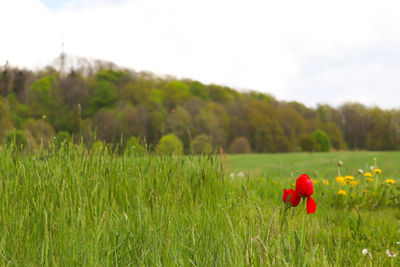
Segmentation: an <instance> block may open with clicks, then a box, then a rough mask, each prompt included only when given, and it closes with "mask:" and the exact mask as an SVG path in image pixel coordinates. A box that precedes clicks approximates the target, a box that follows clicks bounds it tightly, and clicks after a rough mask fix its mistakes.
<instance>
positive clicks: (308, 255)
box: [0, 144, 400, 266]
mask: <svg viewBox="0 0 400 267" xmlns="http://www.w3.org/2000/svg"><path fill="white" fill-rule="evenodd" d="M374 158H375V160H374ZM338 161H342V162H343V166H341V167H340V168H339V167H338V165H337V164H338ZM399 161H400V152H373V153H372V152H340V153H306V154H304V153H292V154H259V155H256V154H249V155H203V156H160V155H135V154H132V153H125V154H123V155H121V154H117V153H114V152H112V151H110V150H109V149H108V148H107V147H96V148H95V149H93V150H87V149H86V148H85V147H83V146H74V145H71V144H70V145H66V146H65V147H60V148H55V147H53V148H51V149H50V150H49V151H42V152H38V153H36V154H30V155H23V153H21V152H18V151H17V150H15V149H14V148H12V147H10V148H7V147H3V149H2V150H1V152H0V170H1V173H0V174H1V177H0V262H1V265H28V266H38V265H43V266H54V265H57V266H59V265H61V266H65V265H67V266H69V265H84V266H99V265H102V266H109V265H120V266H127V265H133V266H191V265H197V266H246V265H255V266H364V265H367V266H368V265H369V266H396V265H397V266H398V265H399V264H400V260H399V258H400V257H399V255H396V254H397V253H398V252H399V251H400V209H399V207H400V206H399V205H400V204H399V203H400V202H399V192H400V188H399V184H400V180H399V173H398V166H400V165H399V163H400V162H399ZM371 166H374V168H375V170H376V169H380V170H381V171H382V173H379V172H377V173H375V171H373V170H371V169H370V168H371ZM358 169H362V170H363V173H362V174H358ZM338 172H340V174H341V176H342V178H343V180H341V179H337V176H339V174H338ZM366 172H371V175H372V176H371V177H368V176H364V175H365V173H366ZM302 173H307V174H308V175H309V176H310V177H311V178H312V179H313V181H314V194H313V198H314V199H315V201H316V203H317V210H316V212H315V213H314V214H310V215H308V214H307V213H306V210H305V207H304V206H303V203H300V205H299V206H297V207H296V208H294V207H290V206H287V205H285V204H284V203H283V201H282V196H283V189H284V188H287V189H288V188H294V184H295V182H296V178H297V177H298V176H299V175H300V174H302ZM346 177H347V178H346ZM351 177H353V178H351ZM389 178H390V179H392V180H393V182H394V183H393V182H391V181H390V182H389V183H388V182H387V180H388V179H389ZM368 179H372V180H368ZM340 190H343V191H345V192H346V193H345V194H339V193H338V192H339V191H340ZM365 249H367V251H366V250H365ZM363 250H364V251H363ZM363 252H364V253H363Z"/></svg>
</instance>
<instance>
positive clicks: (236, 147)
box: [229, 136, 251, 154]
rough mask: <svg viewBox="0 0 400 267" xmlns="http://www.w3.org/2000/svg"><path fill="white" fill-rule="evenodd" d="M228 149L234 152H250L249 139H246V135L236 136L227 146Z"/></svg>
mask: <svg viewBox="0 0 400 267" xmlns="http://www.w3.org/2000/svg"><path fill="white" fill-rule="evenodd" d="M229 151H230V152H231V153H234V154H245V153H250V152H251V148H250V144H249V141H247V138H246V137H243V136H242V137H238V138H236V139H235V140H233V142H232V143H231V145H230V146H229Z"/></svg>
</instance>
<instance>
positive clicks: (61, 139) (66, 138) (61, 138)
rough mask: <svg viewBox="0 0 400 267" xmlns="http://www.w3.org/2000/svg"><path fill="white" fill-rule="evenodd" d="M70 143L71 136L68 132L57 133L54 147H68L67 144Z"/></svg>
mask: <svg viewBox="0 0 400 267" xmlns="http://www.w3.org/2000/svg"><path fill="white" fill-rule="evenodd" d="M71 141H72V138H71V136H70V135H69V133H68V132H58V134H57V136H56V139H55V140H54V145H55V146H56V147H57V148H59V147H61V146H65V147H66V146H68V144H69V143H70V142H71Z"/></svg>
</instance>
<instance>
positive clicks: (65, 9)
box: [0, 0, 400, 108]
mask: <svg viewBox="0 0 400 267" xmlns="http://www.w3.org/2000/svg"><path fill="white" fill-rule="evenodd" d="M399 11H400V1H385V0H377V1H368V0H360V1H358V0H352V1H349V0H346V1H341V0H334V1H323V0H315V1H309V0H301V1H300V0H274V1H268V0H259V1H258V0H240V1H239V0H238V1H235V0H201V1H199V0H100V1H99V0H97V1H96V0H72V1H71V0H58V1H57V0H54V1H53V0H41V1H40V0H0V25H2V27H1V31H0V64H4V63H5V62H6V60H8V61H9V62H10V64H12V65H17V66H22V67H28V68H38V67H41V66H43V65H46V64H49V63H51V62H52V61H53V59H54V58H56V57H57V56H58V55H59V54H60V51H61V43H62V41H63V40H64V42H65V52H66V53H67V54H69V55H73V56H78V57H87V58H92V59H103V60H109V61H113V62H114V63H116V64H118V65H120V66H123V67H130V68H132V69H135V70H138V71H139V70H148V71H152V72H155V73H157V74H171V75H175V76H177V77H178V78H183V77H185V78H192V79H195V80H199V81H201V82H203V83H217V84H221V85H228V86H231V87H233V88H236V89H238V90H246V89H253V90H257V91H262V92H268V93H270V94H272V95H274V96H275V97H276V98H277V99H279V100H288V101H292V100H295V101H299V102H302V103H304V104H306V105H308V106H312V107H315V106H316V104H317V103H328V104H331V105H334V106H337V105H339V104H341V103H344V102H346V101H357V102H361V103H364V104H366V105H369V106H372V105H378V106H380V107H383V108H400V90H399V89H400V16H399Z"/></svg>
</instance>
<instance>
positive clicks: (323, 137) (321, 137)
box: [312, 129, 331, 152]
mask: <svg viewBox="0 0 400 267" xmlns="http://www.w3.org/2000/svg"><path fill="white" fill-rule="evenodd" d="M312 136H313V137H314V139H315V141H317V143H318V144H319V146H318V147H319V151H322V152H328V151H329V150H330V149H331V140H330V138H329V136H328V135H327V134H326V133H325V132H324V131H322V130H319V129H318V130H316V131H315V132H314V133H313V134H312Z"/></svg>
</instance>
